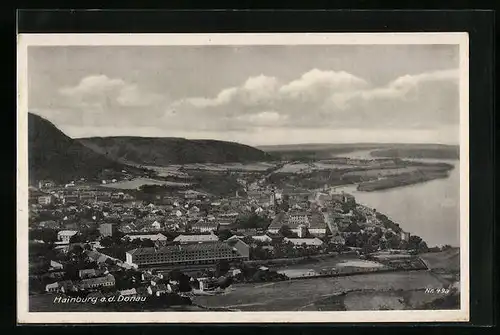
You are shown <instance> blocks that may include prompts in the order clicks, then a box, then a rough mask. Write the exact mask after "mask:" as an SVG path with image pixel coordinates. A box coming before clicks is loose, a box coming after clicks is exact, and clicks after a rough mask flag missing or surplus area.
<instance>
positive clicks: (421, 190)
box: [337, 151, 460, 247]
mask: <svg viewBox="0 0 500 335" xmlns="http://www.w3.org/2000/svg"><path fill="white" fill-rule="evenodd" d="M339 156H342V157H352V158H369V159H373V157H371V156H369V151H363V152H361V151H359V152H354V153H353V154H352V155H351V154H343V155H339ZM425 161H434V162H435V161H437V160H425ZM439 161H441V162H446V163H449V164H453V165H454V166H455V168H454V169H453V170H451V171H450V172H449V177H448V178H444V179H436V180H431V181H427V182H424V183H419V184H413V185H408V186H402V187H396V188H392V189H387V190H381V191H374V192H360V191H357V190H356V187H355V186H347V187H343V188H342V189H343V190H344V191H346V192H349V193H351V194H353V195H354V196H355V197H356V201H357V202H359V203H361V204H364V205H366V206H368V207H372V208H376V209H377V211H378V212H381V213H383V214H386V215H387V216H388V217H389V218H390V219H392V220H393V221H394V222H397V223H399V224H400V226H401V228H402V229H403V230H405V231H407V232H409V233H411V234H414V235H418V236H420V237H422V238H423V239H424V241H426V242H427V244H428V245H429V246H430V247H431V246H435V245H444V244H449V245H452V246H456V247H458V246H460V171H459V166H460V164H459V161H458V160H439ZM337 190H338V191H340V190H341V188H337Z"/></svg>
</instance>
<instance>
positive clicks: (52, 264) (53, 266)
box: [50, 260, 64, 270]
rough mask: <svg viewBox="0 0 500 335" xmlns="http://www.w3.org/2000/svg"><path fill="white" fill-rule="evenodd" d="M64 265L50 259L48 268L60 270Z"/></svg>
mask: <svg viewBox="0 0 500 335" xmlns="http://www.w3.org/2000/svg"><path fill="white" fill-rule="evenodd" d="M63 268H64V266H63V265H62V264H61V263H59V262H56V261H52V260H51V261H50V270H62V269H63Z"/></svg>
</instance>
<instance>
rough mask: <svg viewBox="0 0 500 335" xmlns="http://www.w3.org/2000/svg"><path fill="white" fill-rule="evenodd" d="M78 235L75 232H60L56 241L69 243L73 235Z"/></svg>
mask: <svg viewBox="0 0 500 335" xmlns="http://www.w3.org/2000/svg"><path fill="white" fill-rule="evenodd" d="M76 234H78V231H76V230H61V231H59V232H58V233H57V239H58V240H59V241H61V242H64V243H69V240H70V239H71V237H73V236H74V235H76Z"/></svg>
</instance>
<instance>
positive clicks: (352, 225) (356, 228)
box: [346, 222, 361, 233]
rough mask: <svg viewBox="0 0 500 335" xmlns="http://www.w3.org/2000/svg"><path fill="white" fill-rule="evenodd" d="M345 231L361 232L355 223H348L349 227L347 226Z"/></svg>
mask: <svg viewBox="0 0 500 335" xmlns="http://www.w3.org/2000/svg"><path fill="white" fill-rule="evenodd" d="M346 231H350V232H354V233H358V232H360V231H361V227H360V226H358V224H357V223H355V222H351V223H349V226H347V228H346Z"/></svg>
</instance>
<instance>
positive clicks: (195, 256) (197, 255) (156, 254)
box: [125, 240, 250, 267]
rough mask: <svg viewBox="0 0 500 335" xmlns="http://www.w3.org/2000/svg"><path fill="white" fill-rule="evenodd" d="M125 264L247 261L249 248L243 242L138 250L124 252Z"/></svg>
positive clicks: (146, 264)
mask: <svg viewBox="0 0 500 335" xmlns="http://www.w3.org/2000/svg"><path fill="white" fill-rule="evenodd" d="M125 255H126V262H127V263H128V264H130V265H132V266H135V267H143V266H157V265H174V264H176V265H180V264H211V263H214V262H217V261H220V260H227V261H234V260H248V259H249V255H250V250H249V246H248V245H247V244H245V243H244V242H243V241H240V240H236V241H227V242H212V243H189V244H182V245H170V246H166V247H163V248H159V249H157V248H138V249H133V250H130V251H127V252H126V254H125Z"/></svg>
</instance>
